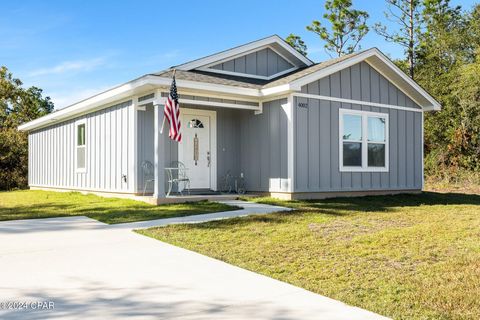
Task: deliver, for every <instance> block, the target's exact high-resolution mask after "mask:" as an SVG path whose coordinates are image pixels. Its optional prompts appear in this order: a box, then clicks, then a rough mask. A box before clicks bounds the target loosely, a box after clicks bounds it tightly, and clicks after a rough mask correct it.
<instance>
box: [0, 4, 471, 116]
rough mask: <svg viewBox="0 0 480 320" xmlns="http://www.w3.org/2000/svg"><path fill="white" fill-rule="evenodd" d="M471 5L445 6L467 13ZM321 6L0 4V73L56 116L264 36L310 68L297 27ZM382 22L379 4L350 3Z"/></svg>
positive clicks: (317, 45)
mask: <svg viewBox="0 0 480 320" xmlns="http://www.w3.org/2000/svg"><path fill="white" fill-rule="evenodd" d="M474 2H475V1H474V0H463V1H461V0H452V3H453V4H461V5H462V7H463V8H464V9H469V8H470V7H471V6H472V4H473V3H474ZM323 3H324V1H323V0H305V1H303V0H296V1H292V0H271V1H267V0H246V1H244V0H242V1H227V0H221V1H213V0H212V1H209V0H204V1H194V0H190V1H188V0H177V1H121V0H117V1H88V0H83V1H73V0H71V1H70V0H69V1H25V0H22V1H2V2H1V3H0V12H1V14H0V65H5V66H7V67H8V68H9V69H10V70H11V71H12V72H13V73H14V75H15V76H16V77H18V78H20V79H21V80H23V81H24V83H25V85H28V86H30V85H36V86H38V87H40V88H43V89H44V91H45V94H46V95H49V96H51V98H52V99H53V101H54V103H55V105H56V108H61V107H64V106H66V105H69V104H72V103H74V102H76V101H78V100H79V99H81V98H85V97H88V96H90V95H92V94H94V93H96V92H99V91H103V90H105V89H107V88H109V87H111V86H114V85H116V84H120V83H123V82H126V81H129V80H131V79H133V78H136V77H138V76H141V75H143V74H145V73H151V72H156V71H160V70H162V69H164V68H167V67H169V66H172V65H176V64H180V63H182V62H186V61H188V60H192V59H196V58H199V57H202V56H205V55H208V54H211V53H215V52H217V51H220V50H224V49H227V48H230V47H233V46H236V45H240V44H243V43H245V42H249V41H252V40H256V39H258V38H262V37H266V36H269V35H271V34H275V33H276V34H278V35H280V36H281V37H286V36H287V35H288V34H289V33H290V32H293V33H296V34H299V35H301V36H302V37H303V38H304V40H305V41H306V43H307V45H308V47H309V50H308V51H309V57H310V58H311V59H312V60H314V61H321V60H324V59H327V58H328V55H327V54H326V53H325V52H324V50H323V46H322V43H321V42H320V40H319V39H318V37H316V35H314V34H312V33H310V32H308V31H306V30H305V26H306V25H308V24H310V22H311V21H312V20H314V19H320V18H321V16H322V14H323V11H324V10H323ZM354 5H355V6H356V7H357V8H359V9H363V10H366V11H368V12H369V13H370V19H369V23H370V24H373V23H374V22H377V21H380V20H382V21H383V20H385V19H384V17H383V13H382V12H383V10H384V8H385V5H384V1H383V0H363V1H360V0H356V1H355V0H354ZM362 46H363V48H367V47H372V46H376V47H378V48H380V49H381V50H382V51H384V52H385V53H387V54H389V55H390V56H392V57H394V58H395V57H399V56H401V55H402V49H401V48H399V47H397V46H395V45H393V44H390V43H386V42H385V41H384V40H382V39H381V38H379V37H378V36H376V35H375V34H374V32H370V34H369V35H368V36H367V37H366V39H365V41H364V42H363V45H362Z"/></svg>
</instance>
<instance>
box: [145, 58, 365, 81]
mask: <svg viewBox="0 0 480 320" xmlns="http://www.w3.org/2000/svg"><path fill="white" fill-rule="evenodd" d="M362 52H363V51H359V52H354V53H351V54H347V55H344V56H341V57H339V58H334V59H330V60H327V61H324V62H321V63H317V64H314V65H311V66H309V67H306V68H302V69H298V70H295V71H293V72H291V73H288V74H285V75H282V76H280V77H277V78H275V79H271V80H260V79H252V78H247V77H238V76H230V75H223V74H219V73H214V72H205V71H198V70H191V71H185V70H177V71H176V73H175V77H176V79H178V80H189V81H197V82H205V83H212V84H222V85H227V86H234V87H241V88H250V89H263V88H271V87H275V86H279V85H282V84H287V83H290V82H292V81H294V80H297V79H300V78H302V77H304V76H307V75H309V74H312V73H314V72H316V71H319V70H322V69H324V68H326V67H329V66H331V65H334V64H336V63H339V62H341V61H344V60H347V59H349V58H351V57H353V56H356V55H358V54H359V53H362ZM153 75H155V76H159V77H166V78H171V77H172V75H173V69H168V70H165V71H161V72H159V73H155V74H153Z"/></svg>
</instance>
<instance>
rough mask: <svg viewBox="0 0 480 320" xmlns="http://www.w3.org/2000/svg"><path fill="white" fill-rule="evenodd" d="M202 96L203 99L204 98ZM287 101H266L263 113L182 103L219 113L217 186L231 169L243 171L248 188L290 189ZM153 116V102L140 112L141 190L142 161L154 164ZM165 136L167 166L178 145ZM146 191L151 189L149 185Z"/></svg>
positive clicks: (141, 183) (141, 184) (235, 172)
mask: <svg viewBox="0 0 480 320" xmlns="http://www.w3.org/2000/svg"><path fill="white" fill-rule="evenodd" d="M182 98H185V99H186V98H188V99H197V98H198V97H191V96H190V97H187V96H182ZM201 99H202V101H204V99H205V98H204V97H202V98H201ZM211 99H212V101H216V100H217V99H214V98H211ZM238 103H244V102H241V101H239V102H238ZM285 103H286V99H282V100H274V101H270V102H266V103H264V104H263V113H262V114H259V115H255V114H254V112H253V111H250V110H240V109H234V108H216V107H208V106H196V105H193V104H183V105H182V107H184V108H189V109H203V110H214V111H216V113H217V188H219V186H220V184H221V181H222V178H223V177H224V176H225V175H226V174H227V172H228V173H230V174H231V175H233V176H234V177H239V176H240V174H241V173H243V175H244V178H245V182H246V187H247V190H249V191H265V192H268V191H269V190H270V188H275V190H277V191H279V190H283V191H286V190H287V189H286V188H287V185H286V183H285V181H287V126H288V120H287V116H286V114H285V112H284V110H283V108H282V104H285ZM153 119H154V112H153V106H151V105H150V106H147V108H146V110H145V111H139V112H138V155H139V156H138V164H139V168H138V182H137V183H138V187H137V188H138V190H143V187H144V181H143V173H142V170H141V168H140V165H141V163H142V162H143V161H144V160H147V161H150V162H152V163H153V157H154V154H153V130H154V129H153V126H154V120H153ZM163 138H164V139H165V140H164V142H165V144H164V146H165V150H164V160H165V165H166V166H168V165H169V164H171V162H172V161H177V160H178V145H177V143H176V142H173V141H172V140H170V139H169V138H168V135H167V134H164V135H163ZM147 190H148V191H150V192H152V188H150V186H149V188H148V189H147Z"/></svg>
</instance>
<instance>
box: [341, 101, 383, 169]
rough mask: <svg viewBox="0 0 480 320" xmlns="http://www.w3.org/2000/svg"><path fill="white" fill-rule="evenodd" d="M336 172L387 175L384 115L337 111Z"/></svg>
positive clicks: (367, 112)
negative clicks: (338, 169) (337, 144)
mask: <svg viewBox="0 0 480 320" xmlns="http://www.w3.org/2000/svg"><path fill="white" fill-rule="evenodd" d="M339 127H340V128H339V129H340V131H339V133H340V134H339V138H340V139H339V140H340V141H339V151H340V158H339V161H340V171H351V172H352V171H360V172H376V171H380V172H386V171H388V114H387V113H378V112H369V111H359V110H350V109H340V110H339Z"/></svg>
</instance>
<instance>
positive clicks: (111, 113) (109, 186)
mask: <svg viewBox="0 0 480 320" xmlns="http://www.w3.org/2000/svg"><path fill="white" fill-rule="evenodd" d="M130 106H131V101H127V102H123V103H119V104H116V105H114V106H110V107H107V108H105V109H102V110H99V111H95V112H91V113H88V114H86V115H83V116H80V117H77V118H74V119H71V120H67V121H63V122H61V123H58V124H55V125H52V126H48V127H45V128H41V129H38V130H34V131H32V132H30V133H29V135H28V147H29V157H28V181H29V185H30V186H32V187H35V186H38V187H51V188H65V189H78V190H94V191H105V192H129V190H130V188H131V187H132V184H133V183H134V182H133V181H131V179H129V172H130V166H131V163H130V161H131V160H130V159H131V158H132V157H131V154H132V152H133V150H132V148H131V146H129V139H130V135H131V134H132V132H131V129H132V128H130V127H131V121H130V117H131V112H130V109H131V108H130ZM78 120H85V123H86V126H85V128H86V134H85V139H86V172H84V173H78V172H77V171H76V169H75V156H76V153H75V149H76V138H75V137H76V136H75V131H76V125H75V122H76V121H78Z"/></svg>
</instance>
